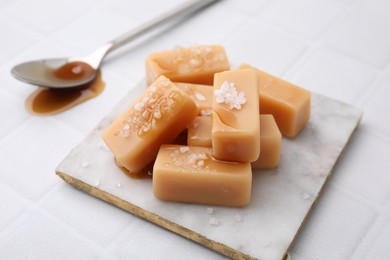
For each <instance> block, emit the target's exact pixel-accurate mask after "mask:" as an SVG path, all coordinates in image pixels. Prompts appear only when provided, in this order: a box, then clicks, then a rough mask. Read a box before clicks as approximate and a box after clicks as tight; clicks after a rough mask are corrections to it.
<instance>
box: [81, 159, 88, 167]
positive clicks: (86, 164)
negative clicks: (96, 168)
mask: <svg viewBox="0 0 390 260" xmlns="http://www.w3.org/2000/svg"><path fill="white" fill-rule="evenodd" d="M88 166H89V162H88V161H83V162H82V163H81V167H83V168H86V167H88Z"/></svg>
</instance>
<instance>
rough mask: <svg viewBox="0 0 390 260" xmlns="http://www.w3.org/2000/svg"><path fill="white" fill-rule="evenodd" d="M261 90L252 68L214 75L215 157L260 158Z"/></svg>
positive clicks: (233, 159) (253, 159)
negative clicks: (259, 95)
mask: <svg viewBox="0 0 390 260" xmlns="http://www.w3.org/2000/svg"><path fill="white" fill-rule="evenodd" d="M258 93H259V90H258V87H257V77H256V73H255V72H254V71H253V70H251V69H247V70H244V69H241V70H235V71H225V72H221V73H216V74H215V77H214V99H213V106H212V109H213V115H212V118H213V122H212V131H211V140H212V146H213V155H214V157H215V158H217V159H219V160H224V161H236V162H253V161H256V160H257V158H259V154H260V124H259V120H260V119H259V98H258Z"/></svg>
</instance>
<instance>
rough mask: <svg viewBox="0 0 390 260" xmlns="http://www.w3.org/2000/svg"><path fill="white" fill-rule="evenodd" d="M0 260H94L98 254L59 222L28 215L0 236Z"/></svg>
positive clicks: (45, 217) (43, 216)
mask: <svg viewBox="0 0 390 260" xmlns="http://www.w3.org/2000/svg"><path fill="white" fill-rule="evenodd" d="M0 241H1V243H0V258H1V259H95V258H96V256H97V255H98V252H99V250H98V249H96V248H95V247H94V246H93V245H91V243H89V242H88V241H86V240H85V239H83V238H82V237H81V236H79V235H78V234H76V233H75V232H74V231H72V229H70V228H69V227H68V226H66V225H64V224H63V223H61V222H60V221H57V220H55V219H52V218H49V217H47V216H46V215H44V214H42V213H40V212H38V211H31V212H28V213H26V214H24V215H23V217H22V218H21V219H19V220H18V221H17V223H15V224H14V225H12V226H11V227H10V228H9V229H8V230H7V232H5V233H4V232H3V233H1V234H0Z"/></svg>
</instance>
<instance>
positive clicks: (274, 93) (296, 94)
mask: <svg viewBox="0 0 390 260" xmlns="http://www.w3.org/2000/svg"><path fill="white" fill-rule="evenodd" d="M250 68H252V69H253V70H254V71H256V73H257V80H258V85H259V100H260V113H261V114H272V115H273V116H274V118H275V121H276V123H277V124H278V127H279V129H280V132H281V133H282V134H283V135H285V136H287V137H294V136H296V135H297V134H298V133H299V132H300V131H301V130H302V129H303V128H304V127H305V125H306V123H307V122H308V120H309V118H310V96H311V95H310V92H308V91H307V90H305V89H303V88H300V87H298V86H296V85H294V84H292V83H290V82H287V81H285V80H283V79H280V78H278V77H275V76H272V75H270V74H268V73H266V72H263V71H261V70H259V69H256V68H254V67H251V66H250V65H247V64H242V65H240V66H239V68H238V69H250Z"/></svg>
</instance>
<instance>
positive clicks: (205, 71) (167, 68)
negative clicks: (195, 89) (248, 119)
mask: <svg viewBox="0 0 390 260" xmlns="http://www.w3.org/2000/svg"><path fill="white" fill-rule="evenodd" d="M229 69H230V64H229V61H228V58H227V56H226V53H225V49H224V48H223V47H222V46H220V45H208V46H193V47H189V48H176V49H174V50H169V51H162V52H157V53H153V54H151V55H149V56H148V57H147V59H146V82H147V83H148V84H150V83H151V82H153V81H154V80H155V79H156V78H158V77H159V76H161V75H164V76H166V77H167V78H169V79H170V80H171V81H175V82H188V83H195V84H205V85H212V84H213V78H214V73H216V72H220V71H225V70H229Z"/></svg>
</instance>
